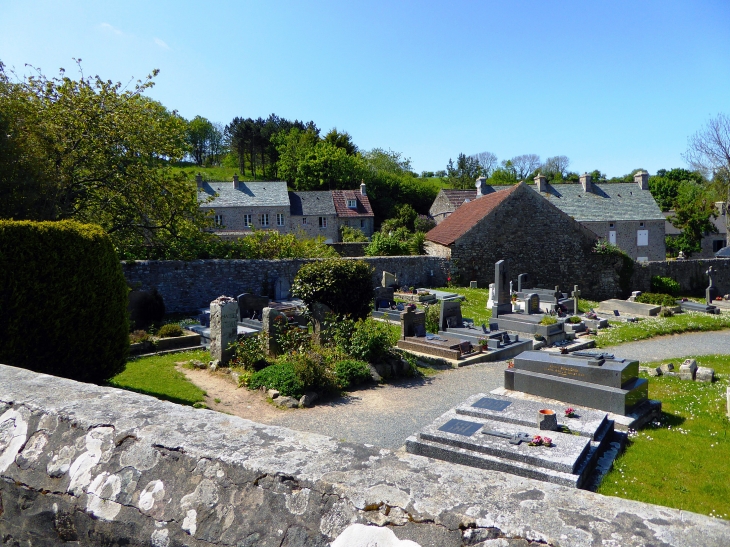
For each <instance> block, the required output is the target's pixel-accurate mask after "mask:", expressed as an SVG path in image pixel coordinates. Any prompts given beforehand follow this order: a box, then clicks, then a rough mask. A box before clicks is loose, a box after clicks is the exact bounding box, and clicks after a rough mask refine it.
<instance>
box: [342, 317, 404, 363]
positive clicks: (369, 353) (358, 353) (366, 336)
mask: <svg viewBox="0 0 730 547" xmlns="http://www.w3.org/2000/svg"><path fill="white" fill-rule="evenodd" d="M397 338H398V336H397V334H395V333H394V332H393V329H391V328H390V325H389V324H388V323H383V322H380V321H375V320H374V319H373V318H372V317H368V318H367V319H365V320H360V321H358V322H357V323H356V324H355V331H354V332H353V334H352V338H351V339H350V340H349V344H348V346H347V348H346V349H345V353H347V354H349V355H352V356H353V357H355V358H356V359H360V360H361V361H366V362H368V363H376V362H378V361H380V360H381V359H382V358H383V357H385V356H386V355H387V354H388V353H389V352H390V350H391V348H392V347H393V346H394V345H395V344H396V342H397ZM343 349H344V348H343Z"/></svg>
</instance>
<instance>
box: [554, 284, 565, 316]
mask: <svg viewBox="0 0 730 547" xmlns="http://www.w3.org/2000/svg"><path fill="white" fill-rule="evenodd" d="M561 298H563V293H561V292H560V287H559V286H558V285H555V292H554V293H553V299H554V301H553V309H554V310H555V311H558V310H560V299H561Z"/></svg>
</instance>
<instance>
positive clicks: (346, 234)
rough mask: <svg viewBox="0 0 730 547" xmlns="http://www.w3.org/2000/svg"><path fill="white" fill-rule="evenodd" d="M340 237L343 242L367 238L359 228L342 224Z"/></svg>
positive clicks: (363, 240)
mask: <svg viewBox="0 0 730 547" xmlns="http://www.w3.org/2000/svg"><path fill="white" fill-rule="evenodd" d="M340 237H341V239H342V242H343V243H362V242H365V241H367V240H368V238H367V236H366V235H365V234H363V233H362V231H361V230H358V229H357V228H351V227H350V226H344V225H343V226H340Z"/></svg>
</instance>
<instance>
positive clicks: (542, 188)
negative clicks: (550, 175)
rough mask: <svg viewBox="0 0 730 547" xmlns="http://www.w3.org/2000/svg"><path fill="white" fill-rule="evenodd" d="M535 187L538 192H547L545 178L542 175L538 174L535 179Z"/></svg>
mask: <svg viewBox="0 0 730 547" xmlns="http://www.w3.org/2000/svg"><path fill="white" fill-rule="evenodd" d="M535 186H537V191H538V192H547V177H546V176H545V175H543V174H542V173H538V174H537V176H536V177H535Z"/></svg>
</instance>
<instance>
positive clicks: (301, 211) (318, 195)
mask: <svg viewBox="0 0 730 547" xmlns="http://www.w3.org/2000/svg"><path fill="white" fill-rule="evenodd" d="M289 201H290V203H291V214H292V216H305V217H306V216H324V215H334V214H335V204H334V201H333V200H332V192H316V191H307V192H289Z"/></svg>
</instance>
